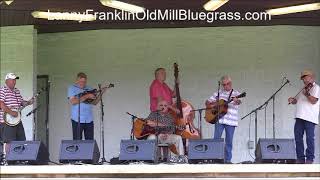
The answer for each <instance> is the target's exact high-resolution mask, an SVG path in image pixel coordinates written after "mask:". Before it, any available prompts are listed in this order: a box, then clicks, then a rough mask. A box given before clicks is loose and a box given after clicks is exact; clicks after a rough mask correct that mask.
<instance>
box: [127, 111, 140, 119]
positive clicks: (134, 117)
mask: <svg viewBox="0 0 320 180" xmlns="http://www.w3.org/2000/svg"><path fill="white" fill-rule="evenodd" d="M126 113H127V114H128V115H130V116H131V117H133V118H138V117H137V116H135V115H133V114H131V113H129V112H126Z"/></svg>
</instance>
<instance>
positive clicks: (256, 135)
mask: <svg viewBox="0 0 320 180" xmlns="http://www.w3.org/2000/svg"><path fill="white" fill-rule="evenodd" d="M289 83H290V81H289V80H287V81H286V82H285V83H284V84H283V85H282V86H281V87H280V88H279V89H278V90H277V91H276V92H275V93H273V94H272V95H271V97H270V98H269V99H267V101H266V102H264V103H263V104H262V105H261V106H259V107H257V108H255V109H253V110H252V111H251V112H250V113H248V114H247V115H245V116H244V117H242V118H241V120H243V119H245V118H246V117H248V116H249V115H251V114H252V113H255V121H254V123H255V147H257V143H258V141H257V140H258V110H261V109H262V108H263V107H264V106H266V105H268V103H269V101H271V100H272V103H273V105H272V107H273V108H272V109H273V112H272V126H273V127H272V133H273V139H275V117H276V116H275V96H276V94H278V92H279V91H281V89H282V88H283V87H284V86H285V85H287V84H289Z"/></svg>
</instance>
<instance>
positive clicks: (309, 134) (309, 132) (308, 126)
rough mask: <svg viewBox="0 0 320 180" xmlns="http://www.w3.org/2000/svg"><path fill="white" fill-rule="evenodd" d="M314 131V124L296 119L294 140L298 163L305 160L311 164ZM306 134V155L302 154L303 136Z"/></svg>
mask: <svg viewBox="0 0 320 180" xmlns="http://www.w3.org/2000/svg"><path fill="white" fill-rule="evenodd" d="M314 129H315V124H314V123H312V122H309V121H305V120H303V119H299V118H296V123H295V125H294V138H295V141H296V153H297V159H298V161H301V162H304V161H305V158H306V160H307V161H311V162H313V159H314ZM304 132H306V141H307V149H306V154H305V153H304V151H305V149H304V142H303V135H304Z"/></svg>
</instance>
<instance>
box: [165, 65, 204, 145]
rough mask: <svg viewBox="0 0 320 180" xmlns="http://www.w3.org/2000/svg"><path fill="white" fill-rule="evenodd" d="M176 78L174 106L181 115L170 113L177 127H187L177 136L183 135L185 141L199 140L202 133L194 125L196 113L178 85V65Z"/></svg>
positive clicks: (177, 132)
mask: <svg viewBox="0 0 320 180" xmlns="http://www.w3.org/2000/svg"><path fill="white" fill-rule="evenodd" d="M174 77H175V91H176V102H175V104H174V105H173V106H174V107H175V108H177V109H178V110H179V113H177V112H175V111H170V113H171V115H172V116H173V118H174V120H175V124H176V126H180V127H181V126H184V127H185V128H183V129H177V130H176V134H178V135H181V137H182V138H185V139H199V138H200V133H199V131H198V130H197V129H196V128H195V126H194V124H193V120H194V112H192V110H193V109H194V108H193V107H192V105H191V104H190V103H189V102H187V101H185V100H182V99H181V96H180V89H179V83H178V77H179V69H178V64H177V63H174Z"/></svg>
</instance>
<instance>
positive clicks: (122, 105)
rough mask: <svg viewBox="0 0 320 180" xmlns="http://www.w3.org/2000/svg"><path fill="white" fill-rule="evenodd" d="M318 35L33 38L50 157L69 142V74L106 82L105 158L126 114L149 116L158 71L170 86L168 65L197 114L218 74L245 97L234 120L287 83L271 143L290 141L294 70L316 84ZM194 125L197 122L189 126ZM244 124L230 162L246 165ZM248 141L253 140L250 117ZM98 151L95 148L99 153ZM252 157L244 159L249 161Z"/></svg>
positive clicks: (125, 133)
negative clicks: (44, 89) (44, 91)
mask: <svg viewBox="0 0 320 180" xmlns="http://www.w3.org/2000/svg"><path fill="white" fill-rule="evenodd" d="M319 35H320V28H319V27H302V26H299V27H298V26H270V27H226V28H190V29H145V30H143V29H141V30H98V31H83V32H72V33H53V34H39V35H38V74H48V75H49V77H50V80H51V81H52V87H51V94H50V100H51V102H50V119H49V129H50V138H49V141H50V147H51V148H50V154H51V159H52V160H54V161H57V160H58V156H59V148H60V142H61V140H62V139H71V138H72V132H71V122H70V106H69V104H68V101H67V87H68V85H70V84H72V83H73V81H74V79H75V76H76V74H77V73H78V72H79V71H83V72H85V73H87V74H88V77H89V84H90V85H92V86H96V85H97V84H98V83H103V82H112V83H115V88H114V89H110V90H109V91H108V92H107V94H106V95H105V96H104V98H103V100H104V102H105V109H104V110H105V124H104V126H105V148H106V158H107V159H110V158H112V157H114V156H117V155H118V153H119V145H120V140H121V139H128V138H129V133H130V120H131V119H130V117H129V116H128V115H126V113H125V112H127V111H128V112H131V113H133V114H136V115H138V116H141V117H145V116H147V115H148V113H149V96H148V91H149V89H148V88H149V84H150V82H151V81H152V80H153V78H154V76H153V71H154V69H155V68H157V67H164V68H166V69H167V77H168V78H167V83H168V84H169V85H171V86H172V85H173V68H172V65H173V63H174V62H177V63H178V64H179V65H180V75H181V78H180V82H181V94H182V97H183V98H184V99H187V100H189V101H190V102H192V104H193V105H194V107H196V108H201V107H203V105H204V101H205V100H206V99H207V98H208V97H209V96H210V95H211V93H213V91H215V90H216V89H217V81H218V79H219V78H220V77H221V76H222V75H224V74H230V75H231V76H232V78H233V81H234V83H233V85H234V88H236V89H239V90H240V91H246V92H247V94H248V96H247V97H246V98H245V99H244V103H243V104H242V105H241V110H240V115H241V117H242V116H243V115H245V114H246V113H248V112H250V110H252V109H253V108H255V107H257V106H258V105H260V104H262V103H263V102H264V101H265V100H266V99H267V98H268V97H269V96H270V95H271V94H272V93H273V92H274V91H275V90H277V89H278V87H280V86H281V83H282V78H283V77H284V76H286V77H287V78H289V79H290V80H291V84H292V85H291V86H286V87H285V88H284V89H283V91H281V92H280V93H279V94H278V95H277V97H276V137H277V138H293V125H294V119H293V114H294V107H293V106H288V105H287V98H288V96H294V95H295V94H296V93H297V91H298V90H299V89H300V88H301V86H302V83H301V82H300V80H299V74H300V71H302V70H303V69H304V68H312V69H314V70H315V71H316V73H317V75H318V77H319V75H320V74H319V67H320V36H319ZM271 109H272V106H271V104H269V106H268V110H267V114H268V115H267V119H266V120H267V127H266V135H267V137H272V123H271V122H272V116H271V115H272V114H271ZM196 120H197V119H196ZM249 122H250V118H247V119H245V120H242V121H240V123H239V127H238V128H237V129H236V131H235V135H234V148H233V155H234V156H233V162H241V161H246V160H252V157H251V156H253V155H254V152H253V150H250V151H249V150H248V148H247V142H248V140H249ZM94 123H95V138H96V140H97V142H98V144H99V146H100V129H99V127H100V125H101V124H100V111H99V107H96V108H95V122H94ZM264 130H265V127H264V111H261V112H259V119H258V137H264V136H265V132H264ZM212 131H213V126H212V125H210V124H208V123H206V122H203V137H204V138H211V137H212V134H213V132H212ZM250 133H251V140H254V124H253V117H252V123H251V129H250ZM316 147H317V148H316V162H318V163H319V126H317V128H316ZM100 150H101V147H100ZM250 154H251V155H250Z"/></svg>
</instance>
